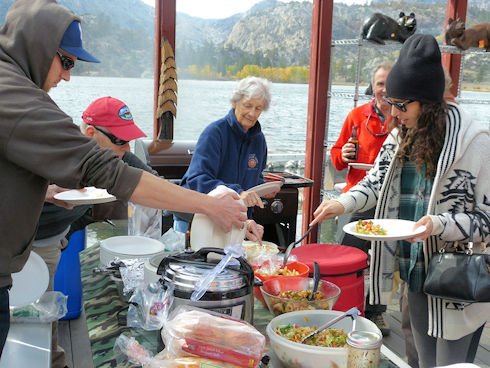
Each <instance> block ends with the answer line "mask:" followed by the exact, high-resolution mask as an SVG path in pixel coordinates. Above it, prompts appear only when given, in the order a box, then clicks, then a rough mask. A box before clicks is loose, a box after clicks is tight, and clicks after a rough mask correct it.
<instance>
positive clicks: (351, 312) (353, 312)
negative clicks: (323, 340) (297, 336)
mask: <svg viewBox="0 0 490 368" xmlns="http://www.w3.org/2000/svg"><path fill="white" fill-rule="evenodd" d="M360 314H361V312H359V309H357V308H356V307H354V308H351V309H349V310H348V311H347V312H345V313H343V314H341V315H340V316H338V317H335V318H334V319H332V320H330V321H328V322H327V323H325V324H324V325H322V326H320V327H318V328H317V329H316V330H315V331H313V332H312V333H310V334H309V335H306V336H305V337H303V338H302V339H301V341H300V342H301V344H304V342H305V341H306V340H308V339H309V338H310V337H312V336H315V335H316V334H317V333H319V332H322V331H323V330H325V329H327V328H328V327H330V326H332V325H333V324H335V323H337V322H338V321H340V320H341V319H343V318H344V317H347V316H350V317H351V318H352V331H355V329H356V322H357V316H359V315H360Z"/></svg>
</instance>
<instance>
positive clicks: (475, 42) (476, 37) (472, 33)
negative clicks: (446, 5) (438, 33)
mask: <svg viewBox="0 0 490 368" xmlns="http://www.w3.org/2000/svg"><path fill="white" fill-rule="evenodd" d="M445 39H446V44H447V45H452V46H456V47H457V48H459V49H461V50H468V49H469V48H470V47H478V48H484V49H485V51H487V52H488V51H490V23H480V24H477V25H475V26H473V27H470V28H468V29H466V27H465V24H464V22H463V20H462V19H461V18H458V19H456V20H454V19H452V18H449V19H448V23H447V28H446V34H445Z"/></svg>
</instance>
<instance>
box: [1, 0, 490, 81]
mask: <svg viewBox="0 0 490 368" xmlns="http://www.w3.org/2000/svg"><path fill="white" fill-rule="evenodd" d="M477 1H478V4H479V6H480V7H475V6H469V7H468V13H467V24H468V26H470V25H473V24H476V23H480V22H483V21H488V19H489V18H490V12H489V11H488V10H486V9H487V8H489V4H490V1H489V0H477ZM12 2H13V0H2V4H1V5H0V22H3V20H4V17H5V12H6V11H7V8H8V6H9V5H10V4H11V3H12ZM58 2H59V3H60V4H61V5H63V6H65V7H66V8H68V9H70V10H72V11H73V12H74V13H75V14H77V15H79V16H80V17H81V18H82V22H83V24H82V27H83V29H84V44H85V45H86V47H87V49H88V50H89V51H90V52H92V53H93V54H94V55H96V56H97V57H98V58H99V59H101V60H102V63H101V64H98V65H92V64H89V63H78V64H77V68H76V69H74V71H73V74H74V75H105V76H126V77H153V73H154V67H153V65H154V34H153V33H154V28H155V27H154V8H153V7H151V6H149V5H146V4H144V3H143V2H142V1H140V0H118V1H117V2H113V1H107V0H59V1H58ZM311 11H312V3H311V2H309V1H292V2H289V3H283V2H280V1H278V0H263V1H261V2H259V3H257V4H255V5H254V6H253V7H251V8H250V9H249V10H248V11H246V12H244V13H238V14H234V15H232V16H230V17H228V18H224V19H202V18H197V17H192V16H189V15H187V14H182V13H177V22H176V50H175V55H176V61H177V66H178V67H179V69H182V70H184V69H186V68H188V67H190V66H193V65H195V66H197V67H199V68H203V67H205V66H206V65H207V66H209V67H210V68H211V69H212V70H214V71H215V72H216V74H220V73H221V74H222V75H226V74H227V71H228V70H229V69H230V66H233V68H232V69H233V70H240V69H241V68H242V67H243V66H244V65H247V64H256V65H258V66H260V67H285V66H291V65H298V66H303V67H308V66H309V53H310V38H311ZM400 11H404V12H405V13H410V12H412V11H413V12H415V14H416V18H417V24H418V29H417V33H428V34H432V35H434V36H436V37H438V39H439V41H440V43H442V36H443V28H444V19H445V2H437V1H436V2H434V1H429V0H428V1H421V2H402V1H397V2H393V1H391V2H385V1H384V0H378V1H376V2H373V3H371V4H370V5H346V4H343V3H334V14H333V29H332V38H333V39H334V40H336V39H353V38H358V37H359V32H360V28H361V26H362V23H363V22H364V20H365V19H366V18H367V17H369V16H370V15H371V14H372V13H374V12H381V13H383V14H386V15H388V16H391V17H393V18H395V19H396V18H397V17H398V13H399V12H400ZM378 50H379V49H376V48H374V49H372V48H370V47H368V48H366V53H365V55H363V57H364V58H365V59H364V60H362V61H361V74H362V75H364V74H365V72H366V71H368V70H370V68H372V66H373V64H374V63H376V62H378V61H379V60H380V58H382V57H384V58H388V59H391V58H396V55H395V53H394V52H390V49H389V48H386V49H383V53H384V55H381V53H380V52H379V51H378ZM356 53H357V48H356V47H354V48H348V47H346V48H334V49H332V54H333V58H332V68H334V70H335V71H336V74H335V75H336V76H341V77H342V78H344V77H345V78H346V80H351V79H352V78H353V75H355V59H356V57H357V55H356ZM476 63H477V62H474V63H473V64H472V61H471V60H470V63H469V64H468V65H469V69H471V68H476V67H477V65H476ZM481 68H482V67H481V66H480V69H481ZM479 73H480V74H483V75H484V74H485V70H483V71H482V70H480V71H479Z"/></svg>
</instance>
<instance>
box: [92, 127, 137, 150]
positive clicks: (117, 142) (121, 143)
mask: <svg viewBox="0 0 490 368" xmlns="http://www.w3.org/2000/svg"><path fill="white" fill-rule="evenodd" d="M91 126H93V127H94V128H95V129H96V130H98V131H99V132H101V133H102V134H104V135H105V136H106V137H107V138H109V139H110V140H111V142H112V143H113V144H115V145H116V146H124V145H125V144H128V143H129V141H125V140H123V139H120V138H117V137H116V136H115V135H113V134H111V133H109V132H106V131H104V130H102V129H100V128H98V127H96V126H95V125H91Z"/></svg>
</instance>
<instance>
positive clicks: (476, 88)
mask: <svg viewBox="0 0 490 368" xmlns="http://www.w3.org/2000/svg"><path fill="white" fill-rule="evenodd" d="M332 84H333V85H336V86H355V85H356V84H355V83H352V82H332ZM367 86H368V85H367V84H359V87H363V88H365V87H367ZM461 89H462V90H463V91H473V92H490V85H479V84H475V83H465V82H463V85H462V86H461Z"/></svg>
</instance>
